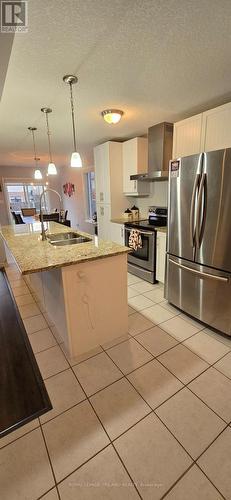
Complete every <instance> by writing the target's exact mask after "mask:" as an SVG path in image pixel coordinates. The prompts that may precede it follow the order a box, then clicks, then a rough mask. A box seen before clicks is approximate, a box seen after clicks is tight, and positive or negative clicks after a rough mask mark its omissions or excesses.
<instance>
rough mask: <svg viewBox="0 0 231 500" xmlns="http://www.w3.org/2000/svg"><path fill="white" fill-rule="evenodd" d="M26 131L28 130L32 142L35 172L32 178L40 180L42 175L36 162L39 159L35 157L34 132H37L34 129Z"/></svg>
mask: <svg viewBox="0 0 231 500" xmlns="http://www.w3.org/2000/svg"><path fill="white" fill-rule="evenodd" d="M28 130H30V132H31V134H32V140H33V147H34V161H35V171H34V178H35V179H37V180H39V179H42V178H43V176H42V173H41V170H39V169H38V161H39V160H40V158H38V157H37V155H36V147H35V130H37V128H36V127H28Z"/></svg>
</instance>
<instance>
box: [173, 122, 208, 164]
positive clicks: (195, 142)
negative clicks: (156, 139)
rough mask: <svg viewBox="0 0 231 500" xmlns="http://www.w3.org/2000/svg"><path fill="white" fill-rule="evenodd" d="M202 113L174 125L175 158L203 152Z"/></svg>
mask: <svg viewBox="0 0 231 500" xmlns="http://www.w3.org/2000/svg"><path fill="white" fill-rule="evenodd" d="M201 129H202V113H201V114H199V115H195V116H192V117H191V118H186V120H181V121H180V122H177V123H175V124H174V132H173V158H179V157H181V156H189V155H193V154H196V153H199V152H200V151H201Z"/></svg>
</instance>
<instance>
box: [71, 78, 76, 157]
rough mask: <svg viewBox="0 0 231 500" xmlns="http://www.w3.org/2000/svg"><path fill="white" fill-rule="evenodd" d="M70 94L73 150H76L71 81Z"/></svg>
mask: <svg viewBox="0 0 231 500" xmlns="http://www.w3.org/2000/svg"><path fill="white" fill-rule="evenodd" d="M70 96H71V116H72V128H73V141H74V151H77V147H76V132H75V112H74V101H73V92H72V83H70Z"/></svg>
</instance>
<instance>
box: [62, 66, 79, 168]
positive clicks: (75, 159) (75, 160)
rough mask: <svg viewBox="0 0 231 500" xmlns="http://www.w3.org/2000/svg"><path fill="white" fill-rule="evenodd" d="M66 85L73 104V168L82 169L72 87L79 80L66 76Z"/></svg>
mask: <svg viewBox="0 0 231 500" xmlns="http://www.w3.org/2000/svg"><path fill="white" fill-rule="evenodd" d="M63 81H64V83H67V84H68V85H70V102H71V117H72V129H73V144H74V152H73V153H72V155H71V167H74V168H81V167H82V166H83V165H82V160H81V156H80V154H79V153H78V152H77V146H76V130H75V113H74V101H73V92H72V85H73V84H75V83H77V81H78V78H77V76H74V75H65V76H64V77H63Z"/></svg>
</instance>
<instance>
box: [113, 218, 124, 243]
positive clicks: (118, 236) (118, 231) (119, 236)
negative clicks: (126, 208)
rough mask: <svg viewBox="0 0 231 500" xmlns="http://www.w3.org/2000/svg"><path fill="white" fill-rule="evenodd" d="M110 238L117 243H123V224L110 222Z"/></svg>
mask: <svg viewBox="0 0 231 500" xmlns="http://www.w3.org/2000/svg"><path fill="white" fill-rule="evenodd" d="M111 240H112V241H114V242H115V243H118V244H119V245H124V224H116V223H115V222H111Z"/></svg>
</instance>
